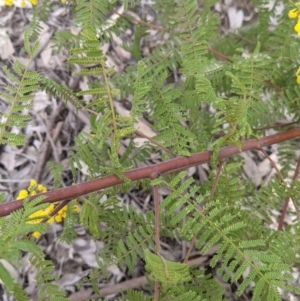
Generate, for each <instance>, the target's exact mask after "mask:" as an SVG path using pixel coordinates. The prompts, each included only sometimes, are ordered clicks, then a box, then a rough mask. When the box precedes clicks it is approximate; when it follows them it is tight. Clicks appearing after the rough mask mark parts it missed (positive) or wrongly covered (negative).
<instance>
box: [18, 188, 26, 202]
mask: <svg viewBox="0 0 300 301" xmlns="http://www.w3.org/2000/svg"><path fill="white" fill-rule="evenodd" d="M26 197H28V191H27V190H25V189H23V190H21V191H20V192H19V195H18V197H17V200H22V199H25V198H26Z"/></svg>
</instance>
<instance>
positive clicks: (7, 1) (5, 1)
mask: <svg viewBox="0 0 300 301" xmlns="http://www.w3.org/2000/svg"><path fill="white" fill-rule="evenodd" d="M4 4H5V5H7V6H12V5H13V1H12V0H4Z"/></svg>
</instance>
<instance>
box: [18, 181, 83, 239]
mask: <svg viewBox="0 0 300 301" xmlns="http://www.w3.org/2000/svg"><path fill="white" fill-rule="evenodd" d="M42 192H47V188H46V187H45V186H43V185H41V184H37V182H36V181H35V180H33V179H32V180H31V181H30V184H29V187H28V189H27V190H25V189H23V190H21V191H20V192H19V195H18V197H17V200H22V199H24V198H26V197H28V196H33V195H36V194H37V193H42ZM57 204H58V203H55V204H50V205H49V206H48V207H47V208H46V209H44V210H38V211H36V212H34V213H33V214H31V215H30V216H29V218H30V219H31V220H29V221H28V222H27V223H28V224H38V223H40V222H41V221H42V220H43V219H44V218H46V217H48V216H49V215H50V213H51V212H52V211H53V210H54V209H55V206H56V205H57ZM72 210H73V211H74V212H79V207H78V205H74V206H73V207H72ZM66 216H67V206H65V207H63V208H62V209H60V210H59V211H58V212H57V214H56V215H55V216H52V217H51V218H50V219H49V220H48V221H47V222H48V223H50V224H52V223H54V222H56V223H60V222H62V220H63V219H64V218H66ZM32 235H33V236H34V237H35V238H39V237H40V236H41V233H40V232H33V233H32Z"/></svg>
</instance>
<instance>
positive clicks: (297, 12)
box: [288, 2, 300, 85]
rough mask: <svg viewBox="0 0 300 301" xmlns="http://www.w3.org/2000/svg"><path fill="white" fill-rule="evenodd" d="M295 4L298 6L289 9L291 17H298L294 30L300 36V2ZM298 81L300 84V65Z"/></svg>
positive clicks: (297, 74)
mask: <svg viewBox="0 0 300 301" xmlns="http://www.w3.org/2000/svg"><path fill="white" fill-rule="evenodd" d="M295 6H296V8H293V9H291V10H290V11H289V14H288V16H289V18H290V19H297V23H296V25H295V26H294V30H295V31H296V32H297V34H298V36H300V2H297V3H296V4H295ZM296 81H297V84H299V85H300V67H299V68H298V70H297V72H296Z"/></svg>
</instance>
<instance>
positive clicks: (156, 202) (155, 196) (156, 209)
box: [151, 174, 160, 301]
mask: <svg viewBox="0 0 300 301" xmlns="http://www.w3.org/2000/svg"><path fill="white" fill-rule="evenodd" d="M158 177H159V175H158V174H154V175H153V176H152V177H151V178H152V179H153V180H154V179H155V178H158ZM153 200H154V216H155V225H154V227H155V253H156V255H159V254H160V233H159V230H160V218H159V194H158V186H157V185H154V186H153ZM158 298H159V282H158V281H155V285H154V301H158Z"/></svg>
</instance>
